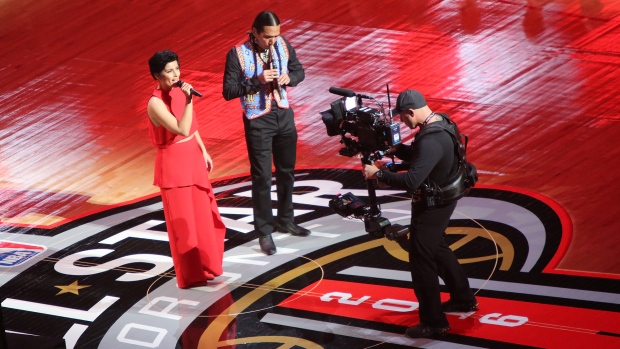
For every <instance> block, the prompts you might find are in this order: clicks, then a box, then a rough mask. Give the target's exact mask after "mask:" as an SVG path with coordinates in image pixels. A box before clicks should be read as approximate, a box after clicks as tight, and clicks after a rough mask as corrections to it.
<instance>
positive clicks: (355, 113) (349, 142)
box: [321, 87, 401, 160]
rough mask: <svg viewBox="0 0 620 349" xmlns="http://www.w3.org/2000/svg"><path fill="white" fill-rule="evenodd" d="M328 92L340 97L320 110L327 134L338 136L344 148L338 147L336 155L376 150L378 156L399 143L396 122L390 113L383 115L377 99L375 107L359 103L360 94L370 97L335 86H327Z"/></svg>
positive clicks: (383, 112)
mask: <svg viewBox="0 0 620 349" xmlns="http://www.w3.org/2000/svg"><path fill="white" fill-rule="evenodd" d="M329 92H331V93H333V94H336V95H339V96H342V97H343V98H339V99H337V100H335V101H333V102H332V103H331V108H330V109H329V110H326V111H323V112H321V116H322V118H323V123H324V124H325V127H326V129H327V135H328V136H330V137H331V136H337V135H340V136H341V140H340V143H342V144H344V148H342V149H340V152H339V153H340V155H344V156H349V157H351V156H355V155H357V154H360V153H361V154H362V156H364V155H368V156H369V155H370V154H373V153H376V152H379V154H377V155H378V156H379V157H380V156H382V154H381V153H385V152H386V151H387V150H388V149H389V148H390V147H392V146H395V145H397V144H400V141H401V139H400V126H399V125H398V123H396V122H393V121H392V116H391V115H389V116H386V115H385V110H384V109H383V105H381V104H378V103H377V106H378V108H379V109H373V108H370V107H367V106H364V105H362V98H365V99H372V100H375V99H374V98H373V97H370V96H366V95H361V94H356V93H355V92H353V91H352V90H347V89H343V88H338V87H330V89H329ZM388 99H389V90H388ZM375 102H376V100H375ZM388 103H389V102H388ZM349 135H350V136H349ZM376 160H378V159H376Z"/></svg>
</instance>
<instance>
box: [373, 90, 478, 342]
mask: <svg viewBox="0 0 620 349" xmlns="http://www.w3.org/2000/svg"><path fill="white" fill-rule="evenodd" d="M394 113H398V114H399V115H400V118H401V121H402V122H403V123H404V124H405V125H407V126H408V127H409V128H410V129H414V128H416V127H420V131H422V130H424V129H425V128H426V127H428V125H430V124H432V123H435V122H439V123H446V122H447V121H446V119H444V117H443V116H442V115H441V114H436V113H434V112H433V111H431V109H430V108H429V107H428V105H427V104H426V100H425V99H424V96H422V94H421V93H420V92H418V91H415V90H406V91H404V92H402V93H400V94H399V95H398V99H397V101H396V109H395V110H394ZM418 134H419V133H418ZM454 149H455V144H454V141H453V140H452V138H451V136H450V134H449V133H448V132H443V131H439V132H432V133H426V134H425V135H424V136H423V137H416V138H415V139H414V142H413V143H412V144H411V146H407V145H402V144H401V145H399V146H398V148H396V149H395V155H396V156H397V157H398V158H400V159H403V160H405V161H407V160H409V161H411V166H410V167H409V170H408V171H407V172H406V173H391V172H389V171H383V170H380V169H379V168H377V167H376V166H374V165H364V169H363V171H364V177H365V178H366V179H378V180H379V181H380V184H385V185H388V186H391V187H396V188H404V189H408V190H409V191H410V192H415V191H416V190H418V189H419V188H420V187H421V186H422V184H423V182H424V181H425V180H427V179H428V180H430V181H432V182H434V183H443V182H445V181H446V180H448V179H449V178H450V177H451V176H452V175H454V174H455V173H456V171H457V169H458V158H457V157H456V156H455V150H454ZM411 206H412V208H411V225H410V226H409V231H410V237H409V239H410V245H411V247H410V249H409V265H410V268H411V279H412V281H413V290H414V292H415V295H416V297H417V299H418V302H419V304H420V308H419V314H420V323H419V324H418V325H416V326H413V327H409V328H408V329H407V331H406V332H405V334H406V335H407V336H408V337H411V338H421V337H429V336H433V335H437V334H442V333H445V332H447V331H448V330H450V326H449V323H448V320H447V318H446V315H445V314H444V312H468V311H472V310H475V309H476V308H477V306H478V302H477V301H476V298H475V297H474V294H473V293H472V291H471V289H470V288H469V280H468V279H467V276H466V275H465V272H464V270H463V267H462V266H461V265H460V264H459V262H458V260H457V258H456V256H455V255H454V252H452V250H451V249H450V247H449V246H448V244H447V243H446V241H445V230H446V228H447V227H448V223H449V221H450V216H452V213H453V212H454V209H455V207H456V201H453V202H450V203H447V204H446V203H442V204H439V205H435V206H434V207H428V206H427V202H426V201H424V200H421V201H419V200H412V205H411ZM438 276H439V277H441V278H442V280H443V281H444V283H445V285H446V286H447V287H448V290H449V291H450V300H449V301H447V302H444V303H441V299H440V291H439V280H438Z"/></svg>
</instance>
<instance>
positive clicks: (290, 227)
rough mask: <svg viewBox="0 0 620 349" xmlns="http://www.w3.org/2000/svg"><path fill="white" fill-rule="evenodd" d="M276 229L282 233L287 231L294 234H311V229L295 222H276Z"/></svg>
mask: <svg viewBox="0 0 620 349" xmlns="http://www.w3.org/2000/svg"><path fill="white" fill-rule="evenodd" d="M275 228H276V231H277V232H280V233H287V234H291V235H293V236H308V235H310V230H308V229H306V228H304V227H300V226H298V225H297V224H295V223H286V224H282V223H279V222H276V227H275Z"/></svg>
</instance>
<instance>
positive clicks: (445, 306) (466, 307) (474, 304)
mask: <svg viewBox="0 0 620 349" xmlns="http://www.w3.org/2000/svg"><path fill="white" fill-rule="evenodd" d="M474 310H478V301H476V300H473V301H470V302H453V301H451V300H449V301H447V302H443V303H441V311H443V312H444V313H468V312H470V311H474Z"/></svg>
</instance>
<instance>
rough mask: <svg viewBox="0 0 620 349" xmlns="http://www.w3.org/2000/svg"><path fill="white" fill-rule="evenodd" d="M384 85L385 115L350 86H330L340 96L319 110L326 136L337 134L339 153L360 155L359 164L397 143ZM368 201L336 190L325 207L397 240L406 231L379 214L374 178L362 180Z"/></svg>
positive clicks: (397, 129) (397, 131) (397, 132)
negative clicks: (365, 101) (334, 195)
mask: <svg viewBox="0 0 620 349" xmlns="http://www.w3.org/2000/svg"><path fill="white" fill-rule="evenodd" d="M386 87H387V98H388V111H389V112H390V115H389V116H386V114H385V110H384V108H383V105H382V104H379V103H377V106H378V109H373V108H370V107H367V106H364V105H363V104H362V99H371V100H374V101H375V102H376V100H375V98H374V97H370V96H367V95H362V94H356V93H355V92H354V91H352V90H347V89H343V88H338V87H330V89H329V92H331V93H333V94H336V95H339V96H342V97H343V98H340V99H337V100H336V101H334V102H332V103H331V108H330V109H329V110H326V111H323V112H321V117H322V119H323V123H324V124H325V127H326V129H327V135H328V136H330V137H331V136H337V135H340V137H341V140H340V143H342V144H344V148H342V149H340V151H339V154H340V155H344V156H349V157H352V156H356V155H358V154H359V155H361V160H362V163H363V164H372V163H373V162H374V161H376V160H380V159H381V158H383V157H384V156H385V155H386V154H387V153H388V151H389V149H390V148H391V147H393V146H395V145H398V144H400V142H401V137H400V126H399V125H398V123H396V122H393V121H392V115H391V107H390V90H389V86H386ZM366 183H367V186H368V197H369V199H370V203H369V204H366V203H365V202H364V201H362V200H361V199H359V198H357V197H356V196H355V195H353V194H352V193H346V194H343V195H340V194H338V195H337V196H336V198H334V199H332V200H330V201H329V207H330V208H331V209H333V210H334V211H335V212H336V213H337V214H339V215H340V216H342V217H351V216H352V217H355V218H358V219H362V220H363V221H364V226H365V229H366V232H367V233H369V234H370V235H372V236H375V237H384V236H385V237H387V238H388V239H390V240H397V239H399V238H400V237H403V236H405V235H406V234H407V233H408V228H407V227H404V226H401V225H399V224H391V223H390V221H389V220H388V219H387V218H385V217H381V210H380V208H379V206H378V205H377V196H376V193H375V185H374V180H367V181H366Z"/></svg>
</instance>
